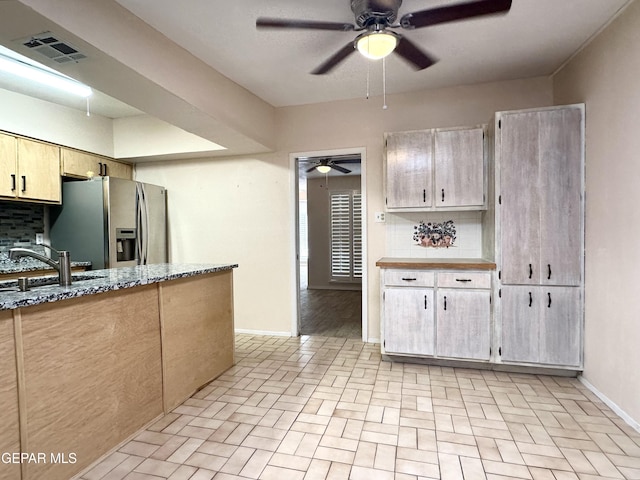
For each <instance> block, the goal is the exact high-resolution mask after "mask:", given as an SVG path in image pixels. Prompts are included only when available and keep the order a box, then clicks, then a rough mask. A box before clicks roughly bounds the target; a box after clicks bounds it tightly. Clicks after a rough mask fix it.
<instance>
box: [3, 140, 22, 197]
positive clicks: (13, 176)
mask: <svg viewBox="0 0 640 480" xmlns="http://www.w3.org/2000/svg"><path fill="white" fill-rule="evenodd" d="M17 182H18V141H17V139H16V137H12V136H11V135H5V134H4V133H0V196H2V197H15V196H16V190H17V185H18V183H17Z"/></svg>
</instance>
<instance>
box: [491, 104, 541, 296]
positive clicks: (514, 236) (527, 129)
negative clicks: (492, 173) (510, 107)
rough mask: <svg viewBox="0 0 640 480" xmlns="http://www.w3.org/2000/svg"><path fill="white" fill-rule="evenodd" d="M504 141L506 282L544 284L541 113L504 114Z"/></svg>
mask: <svg viewBox="0 0 640 480" xmlns="http://www.w3.org/2000/svg"><path fill="white" fill-rule="evenodd" d="M501 124H502V126H501V128H500V131H501V133H500V138H501V153H500V202H499V204H498V206H497V208H498V209H499V215H500V242H501V252H502V255H501V257H502V258H501V262H500V269H501V271H502V282H503V283H507V284H516V285H517V284H538V283H540V268H539V265H540V207H539V205H540V198H539V196H538V192H539V187H538V177H539V172H538V170H539V162H538V113H537V112H530V113H518V114H509V115H504V116H503V117H502V119H501Z"/></svg>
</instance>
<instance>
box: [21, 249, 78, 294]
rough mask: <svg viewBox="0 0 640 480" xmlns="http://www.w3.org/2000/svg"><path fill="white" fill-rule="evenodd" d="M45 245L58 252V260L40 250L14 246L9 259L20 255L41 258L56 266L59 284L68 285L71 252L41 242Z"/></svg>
mask: <svg viewBox="0 0 640 480" xmlns="http://www.w3.org/2000/svg"><path fill="white" fill-rule="evenodd" d="M40 245H42V246H43V247H47V248H48V249H50V250H51V251H54V252H56V253H57V254H58V261H57V262H56V261H54V260H51V259H50V258H49V257H45V256H44V255H40V254H39V253H38V252H34V251H33V250H29V249H27V248H12V249H11V250H9V259H10V260H16V259H18V258H20V257H32V258H35V259H36V260H40V261H41V262H44V263H46V264H47V265H49V266H50V267H52V268H54V269H55V270H56V271H57V272H58V279H59V282H58V283H59V284H60V285H61V286H63V287H68V286H69V285H71V257H70V256H69V252H68V251H66V250H60V251H58V250H56V249H55V248H53V247H50V246H49V245H45V244H44V243H41V244H40Z"/></svg>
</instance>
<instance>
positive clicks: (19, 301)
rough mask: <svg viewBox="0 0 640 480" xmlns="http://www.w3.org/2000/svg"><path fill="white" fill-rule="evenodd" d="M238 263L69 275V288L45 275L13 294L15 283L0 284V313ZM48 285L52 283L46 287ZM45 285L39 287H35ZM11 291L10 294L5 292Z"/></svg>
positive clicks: (160, 265)
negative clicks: (27, 287) (70, 280)
mask: <svg viewBox="0 0 640 480" xmlns="http://www.w3.org/2000/svg"><path fill="white" fill-rule="evenodd" d="M237 267H238V265H237V264H231V263H230V264H169V263H162V264H157V265H143V266H137V267H123V268H111V269H106V270H91V271H87V272H79V273H74V274H72V278H73V281H74V282H75V283H72V284H71V285H70V286H69V287H61V286H59V285H58V284H57V278H58V276H57V275H47V276H44V277H35V278H31V279H30V285H32V288H33V289H32V290H29V291H27V292H19V291H16V288H15V287H16V285H17V280H7V281H3V282H0V310H12V309H15V308H22V307H29V306H32V305H38V304H41V303H47V302H57V301H59V300H66V299H68V298H75V297H82V296H85V295H94V294H96V293H103V292H109V291H111V290H120V289H123V288H132V287H137V286H140V285H149V284H152V283H158V282H164V281H167V280H176V279H179V278H186V277H192V276H196V275H204V274H207V273H214V272H221V271H224V270H231V269H233V268H237ZM47 282H54V284H53V285H47ZM43 284H44V285H45V286H38V285H43ZM7 288H10V289H11V290H10V291H7V290H6V289H7Z"/></svg>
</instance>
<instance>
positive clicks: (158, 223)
mask: <svg viewBox="0 0 640 480" xmlns="http://www.w3.org/2000/svg"><path fill="white" fill-rule="evenodd" d="M49 211H50V216H49V218H50V225H49V237H50V240H51V246H52V247H53V248H56V249H58V250H69V252H70V255H71V260H72V261H90V262H91V264H92V268H93V269H94V270H97V269H102V268H116V267H130V266H134V265H147V264H153V263H164V262H166V261H167V202H166V189H165V188H164V187H159V186H157V185H151V184H148V183H141V182H134V181H131V180H125V179H122V178H114V177H94V178H93V179H91V180H86V181H69V182H65V183H64V184H63V186H62V205H61V206H56V207H50V210H49Z"/></svg>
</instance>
